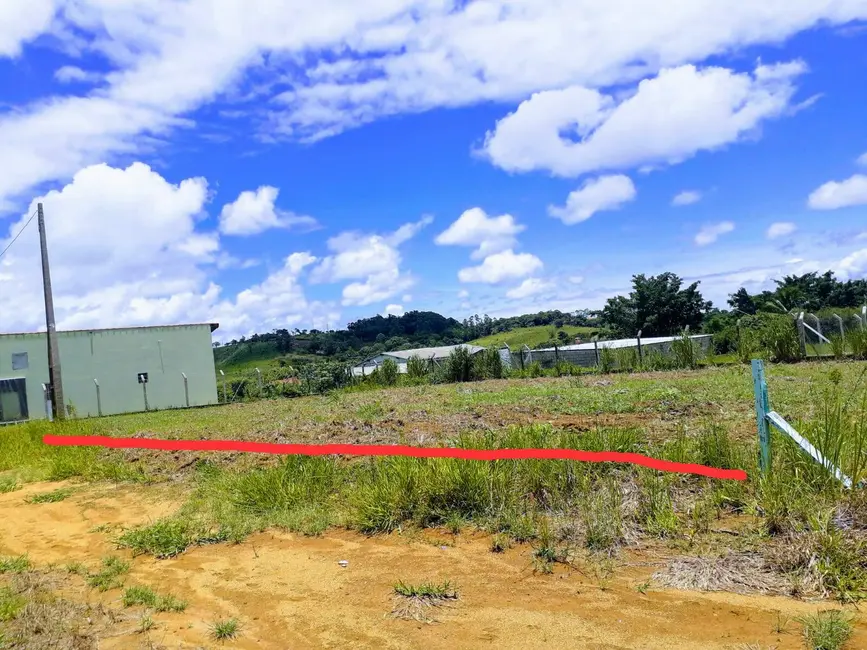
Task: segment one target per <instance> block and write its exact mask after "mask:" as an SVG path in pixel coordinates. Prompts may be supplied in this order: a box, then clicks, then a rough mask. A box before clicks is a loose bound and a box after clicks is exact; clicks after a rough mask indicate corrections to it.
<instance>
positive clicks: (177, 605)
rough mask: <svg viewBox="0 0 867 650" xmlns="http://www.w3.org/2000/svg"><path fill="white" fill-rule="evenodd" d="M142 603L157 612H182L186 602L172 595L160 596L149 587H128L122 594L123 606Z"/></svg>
mask: <svg viewBox="0 0 867 650" xmlns="http://www.w3.org/2000/svg"><path fill="white" fill-rule="evenodd" d="M135 605H144V606H145V607H150V608H151V609H153V610H155V611H157V612H182V611H184V610H185V609H186V608H187V603H186V602H185V601H183V600H179V599H178V598H175V597H174V596H172V595H165V596H161V595H159V594H157V593H156V592H155V591H154V590H153V589H150V588H149V587H129V588H128V589H127V590H126V591H125V592H124V594H123V606H124V607H133V606H135Z"/></svg>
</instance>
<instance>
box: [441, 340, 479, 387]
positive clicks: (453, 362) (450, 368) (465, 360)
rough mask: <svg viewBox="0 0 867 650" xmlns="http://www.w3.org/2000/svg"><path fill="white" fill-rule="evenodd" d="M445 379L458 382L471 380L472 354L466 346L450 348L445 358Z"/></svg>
mask: <svg viewBox="0 0 867 650" xmlns="http://www.w3.org/2000/svg"><path fill="white" fill-rule="evenodd" d="M445 366H446V370H445V376H446V381H448V382H451V383H459V382H463V381H471V380H472V378H473V356H472V355H471V354H470V351H469V349H468V348H467V347H466V346H463V345H462V346H460V347H457V348H455V349H454V350H452V352H451V354H449V358H448V359H446V364H445Z"/></svg>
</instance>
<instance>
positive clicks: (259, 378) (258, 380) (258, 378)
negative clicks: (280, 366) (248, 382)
mask: <svg viewBox="0 0 867 650" xmlns="http://www.w3.org/2000/svg"><path fill="white" fill-rule="evenodd" d="M255 370H256V383H257V384H258V385H259V390H260V391H261V390H262V371H261V370H259V369H258V368H255Z"/></svg>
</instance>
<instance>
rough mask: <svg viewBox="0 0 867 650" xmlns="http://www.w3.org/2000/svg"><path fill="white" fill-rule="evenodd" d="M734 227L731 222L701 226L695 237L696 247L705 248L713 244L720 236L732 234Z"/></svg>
mask: <svg viewBox="0 0 867 650" xmlns="http://www.w3.org/2000/svg"><path fill="white" fill-rule="evenodd" d="M734 229H735V225H734V224H733V223H732V222H731V221H721V222H720V223H713V224H708V225H706V226H703V227H702V229H701V230H699V231H698V234H697V235H696V236H695V244H696V246H707V245H708V244H712V243H714V242H715V241H716V240H717V239H719V238H720V236H721V235H725V234H727V233H730V232H732V231H733V230H734Z"/></svg>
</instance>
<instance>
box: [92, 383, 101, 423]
mask: <svg viewBox="0 0 867 650" xmlns="http://www.w3.org/2000/svg"><path fill="white" fill-rule="evenodd" d="M93 383H94V385H95V386H96V412H97V414H98V415H99V417H102V396H101V395H100V394H99V382H98V381H97V380H96V377H94V378H93Z"/></svg>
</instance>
